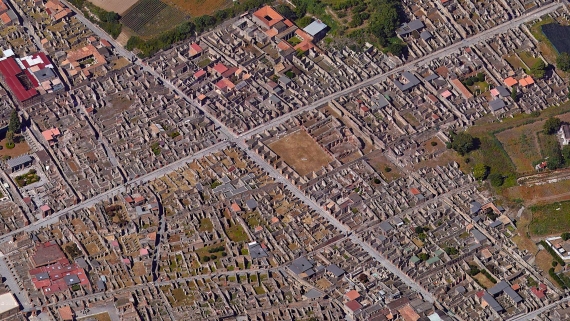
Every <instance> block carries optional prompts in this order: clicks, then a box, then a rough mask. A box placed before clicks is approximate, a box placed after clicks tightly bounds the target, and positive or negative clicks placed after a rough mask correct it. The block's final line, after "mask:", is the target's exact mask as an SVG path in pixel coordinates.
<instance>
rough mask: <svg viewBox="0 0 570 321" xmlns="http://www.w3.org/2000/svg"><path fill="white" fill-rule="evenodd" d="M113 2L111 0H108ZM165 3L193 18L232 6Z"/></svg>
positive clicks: (220, 0) (192, 0)
mask: <svg viewBox="0 0 570 321" xmlns="http://www.w3.org/2000/svg"><path fill="white" fill-rule="evenodd" d="M107 1H111V0H107ZM164 3H166V4H168V5H171V6H173V7H174V8H177V9H180V10H182V11H184V12H185V13H188V14H190V15H191V16H192V17H199V16H203V15H206V14H211V13H213V12H215V11H216V10H219V9H224V8H227V7H229V6H231V5H232V1H230V0H164Z"/></svg>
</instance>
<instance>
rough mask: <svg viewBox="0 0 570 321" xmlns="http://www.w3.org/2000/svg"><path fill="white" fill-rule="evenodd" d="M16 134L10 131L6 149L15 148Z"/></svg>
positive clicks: (7, 134) (7, 135) (7, 136)
mask: <svg viewBox="0 0 570 321" xmlns="http://www.w3.org/2000/svg"><path fill="white" fill-rule="evenodd" d="M14 146H15V144H14V132H12V131H8V132H7V133H6V148H8V149H12V148H14Z"/></svg>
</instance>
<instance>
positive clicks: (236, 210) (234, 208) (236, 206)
mask: <svg viewBox="0 0 570 321" xmlns="http://www.w3.org/2000/svg"><path fill="white" fill-rule="evenodd" d="M232 211H234V212H239V211H241V207H239V205H237V203H233V204H232Z"/></svg>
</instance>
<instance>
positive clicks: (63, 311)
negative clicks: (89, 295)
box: [57, 305, 73, 321]
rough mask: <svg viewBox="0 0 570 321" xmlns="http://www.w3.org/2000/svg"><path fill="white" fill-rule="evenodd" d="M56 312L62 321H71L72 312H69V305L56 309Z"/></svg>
mask: <svg viewBox="0 0 570 321" xmlns="http://www.w3.org/2000/svg"><path fill="white" fill-rule="evenodd" d="M57 311H58V312H59V316H60V317H61V319H62V320H63V321H73V311H71V308H70V307H69V305H66V306H63V307H61V308H59V309H57Z"/></svg>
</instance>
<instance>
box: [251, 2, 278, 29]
mask: <svg viewBox="0 0 570 321" xmlns="http://www.w3.org/2000/svg"><path fill="white" fill-rule="evenodd" d="M253 16H254V17H256V18H257V19H259V21H261V23H263V24H264V25H265V27H267V28H271V26H273V25H274V24H276V23H278V22H279V21H282V20H283V19H284V18H283V16H281V15H280V14H279V13H278V12H277V11H275V9H273V8H271V7H270V6H265V7H263V8H261V9H259V10H257V11H256V12H254V13H253Z"/></svg>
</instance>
